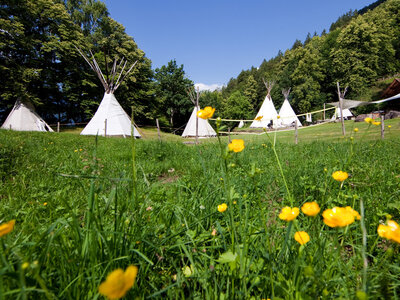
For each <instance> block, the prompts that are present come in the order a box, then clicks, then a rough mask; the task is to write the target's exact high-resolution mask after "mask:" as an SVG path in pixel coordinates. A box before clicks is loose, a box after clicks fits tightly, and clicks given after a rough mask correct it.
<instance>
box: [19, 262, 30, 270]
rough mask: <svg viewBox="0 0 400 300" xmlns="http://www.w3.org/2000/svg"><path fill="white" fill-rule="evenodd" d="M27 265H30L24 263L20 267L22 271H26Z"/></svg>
mask: <svg viewBox="0 0 400 300" xmlns="http://www.w3.org/2000/svg"><path fill="white" fill-rule="evenodd" d="M29 265H30V263H28V262H24V263H23V264H22V265H21V268H22V270H25V269H27V268H28V267H29Z"/></svg>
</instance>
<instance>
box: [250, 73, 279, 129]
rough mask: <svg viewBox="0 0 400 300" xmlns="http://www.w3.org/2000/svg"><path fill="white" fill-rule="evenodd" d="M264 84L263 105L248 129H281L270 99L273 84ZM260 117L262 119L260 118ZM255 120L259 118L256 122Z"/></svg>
mask: <svg viewBox="0 0 400 300" xmlns="http://www.w3.org/2000/svg"><path fill="white" fill-rule="evenodd" d="M264 84H265V86H266V88H267V96H266V97H265V99H264V102H263V104H262V105H261V108H260V110H259V111H258V113H257V115H256V117H255V119H254V121H253V122H252V123H251V125H250V128H269V127H272V128H279V127H282V122H281V120H280V119H278V113H277V112H276V109H275V106H274V103H273V102H272V98H271V89H272V87H273V85H274V83H273V82H266V81H265V80H264ZM261 117H262V118H261ZM257 118H261V119H260V120H257Z"/></svg>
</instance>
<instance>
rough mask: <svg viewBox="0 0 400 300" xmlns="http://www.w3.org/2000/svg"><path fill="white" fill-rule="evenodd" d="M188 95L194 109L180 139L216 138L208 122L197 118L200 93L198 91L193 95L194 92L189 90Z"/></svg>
mask: <svg viewBox="0 0 400 300" xmlns="http://www.w3.org/2000/svg"><path fill="white" fill-rule="evenodd" d="M188 95H189V98H190V100H191V101H192V102H193V104H194V109H193V111H192V114H191V115H190V118H189V121H188V122H187V124H186V127H185V130H184V131H183V133H182V137H185V138H190V137H191V138H206V137H212V136H217V133H216V132H215V131H214V129H213V128H212V127H211V125H210V124H209V123H208V120H204V119H202V118H199V117H198V116H197V112H198V111H199V110H200V107H199V98H200V92H199V90H197V93H195V92H194V90H192V89H189V90H188Z"/></svg>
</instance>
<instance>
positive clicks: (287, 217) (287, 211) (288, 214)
mask: <svg viewBox="0 0 400 300" xmlns="http://www.w3.org/2000/svg"><path fill="white" fill-rule="evenodd" d="M299 213H300V211H299V208H298V207H293V208H291V207H289V206H285V207H284V208H282V212H281V213H280V214H279V219H281V220H283V221H287V222H290V221H292V220H294V219H296V217H297V216H298V215H299Z"/></svg>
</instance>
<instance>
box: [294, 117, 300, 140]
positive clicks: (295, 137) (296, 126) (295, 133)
mask: <svg viewBox="0 0 400 300" xmlns="http://www.w3.org/2000/svg"><path fill="white" fill-rule="evenodd" d="M298 128H299V126H298V125H297V122H295V125H294V143H295V144H296V145H297V134H298V132H297V129H298Z"/></svg>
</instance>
